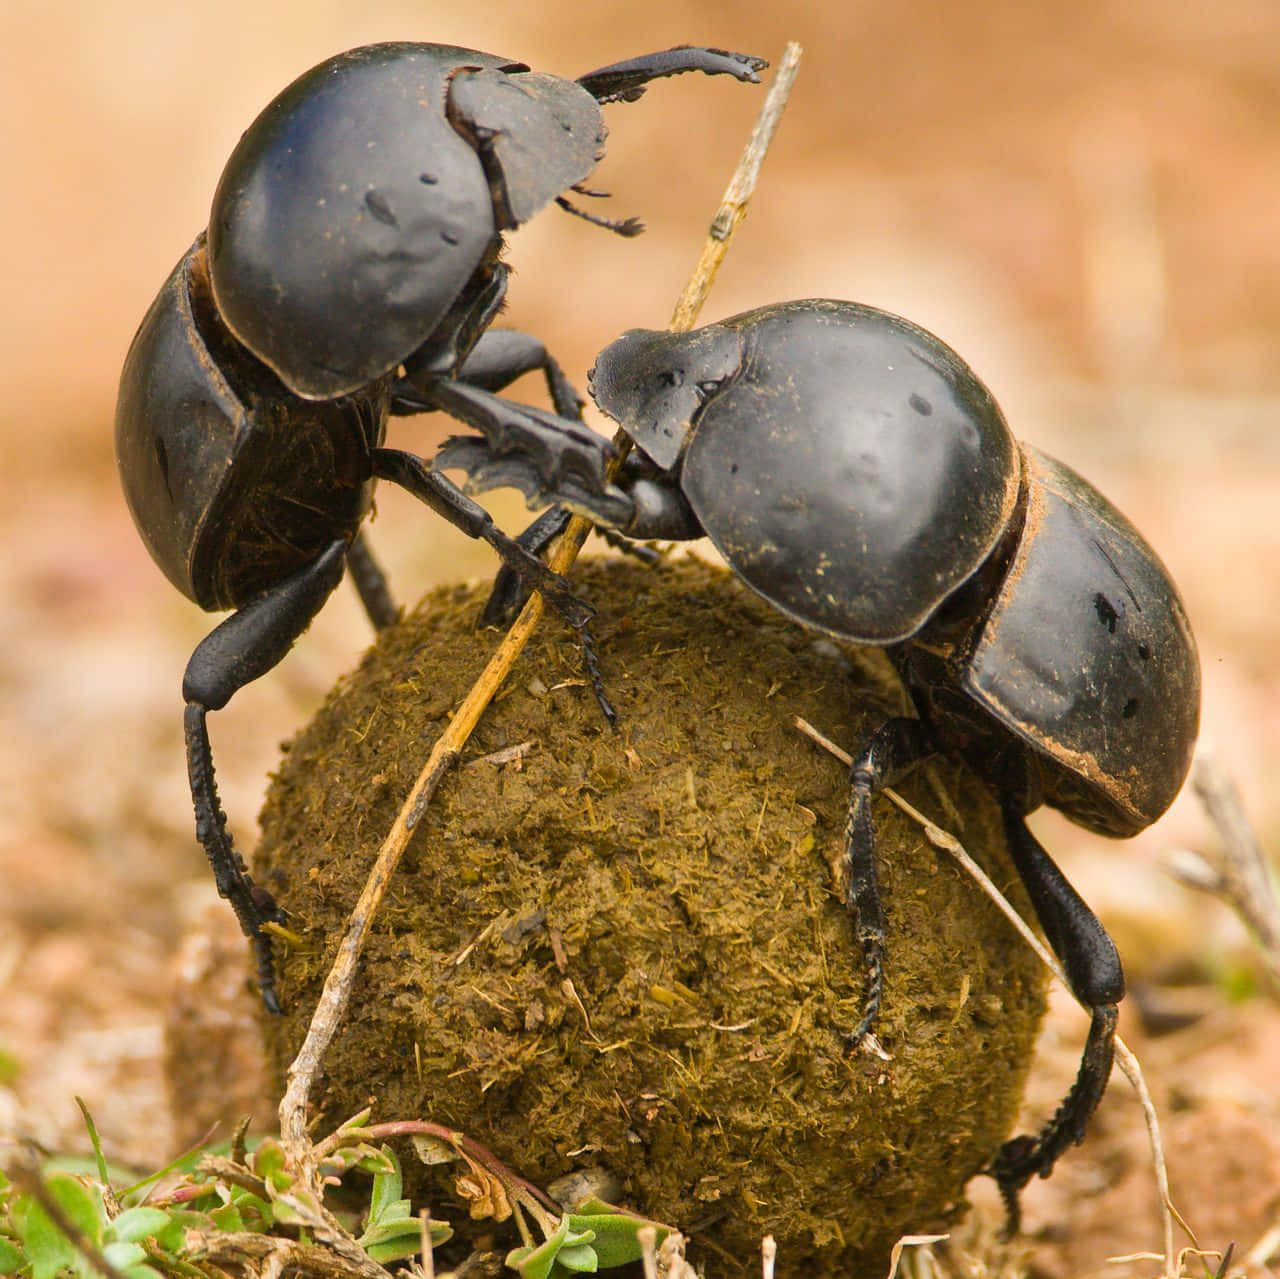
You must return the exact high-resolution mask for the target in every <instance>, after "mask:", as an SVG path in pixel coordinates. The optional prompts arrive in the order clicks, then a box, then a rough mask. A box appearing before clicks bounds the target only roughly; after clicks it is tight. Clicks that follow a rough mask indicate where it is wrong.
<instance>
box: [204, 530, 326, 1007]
mask: <svg viewBox="0 0 1280 1279" xmlns="http://www.w3.org/2000/svg"><path fill="white" fill-rule="evenodd" d="M346 552H347V544H346V542H345V541H343V540H341V539H339V540H336V541H334V542H332V543H331V544H330V545H329V546H328V547H327V548H326V549H325V550H324V551H323V552H322V553H321V554H320V555H319V556H317V558H316V559H315V560H313V561H312V562H311V563H310V564H308V565H306V566H305V567H303V568H301V569H299V570H298V572H296V573H294V574H293V575H292V576H290V577H288V578H286V579H285V580H284V581H283V582H282V583H280V585H279V586H276V587H274V588H272V589H271V590H269V591H265V592H263V594H261V595H259V596H257V597H256V598H255V599H253V600H250V601H249V603H247V604H246V605H244V607H243V608H241V609H240V610H239V611H238V612H236V613H233V614H232V615H231V616H230V617H228V618H227V619H226V620H225V621H224V622H221V623H220V624H219V625H218V626H216V627H215V628H214V629H213V630H212V631H210V633H209V634H208V635H206V636H205V638H204V639H203V640H201V642H200V643H199V644H198V645H197V646H196V651H195V652H194V653H192V655H191V660H190V661H189V662H188V663H187V670H186V673H185V675H184V676H183V679H182V696H183V699H184V700H185V701H186V704H187V707H186V712H185V715H184V717H183V728H184V730H185V735H186V740H187V776H188V780H189V781H190V784H191V799H192V802H193V804H194V806H195V817H196V838H197V839H198V840H199V841H200V845H201V847H202V848H203V849H204V851H205V855H206V856H207V857H208V859H209V865H210V866H211V867H212V869H213V877H214V882H215V883H216V884H217V886H218V893H219V895H220V896H222V897H224V898H226V900H227V901H228V902H229V903H230V904H231V909H232V910H234V911H235V913H236V919H237V920H239V922H240V928H241V930H242V931H243V933H244V935H245V936H246V937H247V938H249V940H250V941H251V942H252V943H253V949H254V953H255V954H256V956H257V960H258V986H259V989H260V990H261V991H262V1002H263V1003H264V1004H265V1005H266V1007H267V1010H268V1011H269V1012H272V1013H278V1012H279V1011H280V1001H279V999H278V997H277V995H276V986H275V963H274V960H273V957H272V950H271V938H270V935H269V934H268V933H267V932H266V931H265V925H267V924H269V923H275V922H278V921H279V919H280V917H281V915H280V909H279V907H278V906H277V905H276V903H275V901H274V900H273V899H272V897H271V894H270V893H268V892H267V891H266V889H264V888H261V887H259V886H258V885H257V884H255V883H254V882H253V878H252V876H251V875H250V874H249V869H248V867H247V866H246V865H245V864H244V859H243V858H242V857H241V856H240V854H239V853H238V852H237V851H236V847H235V844H234V843H233V842H232V839H231V834H230V832H229V831H228V830H227V817H226V814H225V813H224V812H223V809H222V803H221V801H220V800H219V798H218V787H217V783H216V781H215V777H214V771H213V750H212V748H211V747H210V745H209V733H208V728H207V726H206V723H205V720H206V717H207V715H208V712H209V711H217V710H221V709H222V708H223V707H224V706H225V705H226V704H227V703H228V702H229V701H230V700H231V698H232V696H233V695H234V694H235V693H236V691H237V690H238V689H241V688H243V687H244V686H245V685H246V684H249V683H251V682H252V681H253V680H255V679H257V678H259V676H262V675H265V674H266V673H267V671H269V670H271V668H272V667H273V666H275V665H276V664H277V663H278V662H279V661H280V660H281V659H282V658H283V657H284V655H285V654H286V653H287V652H288V651H289V649H290V648H292V647H293V642H294V641H295V640H296V639H297V638H298V636H300V635H301V634H302V632H303V631H305V630H306V629H307V627H308V626H309V625H310V623H311V619H312V618H313V617H315V615H316V614H317V613H318V612H319V611H320V608H321V606H322V605H323V604H324V602H325V600H327V599H328V598H329V596H330V595H331V594H332V593H333V591H334V588H335V587H336V586H337V585H338V582H339V581H341V580H342V571H343V561H344V558H345V556H346Z"/></svg>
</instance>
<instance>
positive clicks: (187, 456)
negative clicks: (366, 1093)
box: [116, 44, 764, 1009]
mask: <svg viewBox="0 0 1280 1279" xmlns="http://www.w3.org/2000/svg"><path fill="white" fill-rule="evenodd" d="M763 65H764V64H763V62H761V61H760V60H759V59H756V58H751V57H747V56H744V55H741V54H733V53H726V52H722V51H720V50H713V49H695V48H680V49H671V50H668V51H666V52H664V53H655V54H650V55H646V56H644V57H641V58H636V59H633V60H631V61H628V62H622V63H618V64H616V65H613V66H609V67H604V68H602V69H600V70H598V71H594V72H591V73H590V74H588V75H585V76H583V77H581V78H580V79H578V80H563V79H560V78H558V77H556V76H549V75H540V74H537V73H535V72H532V71H530V70H529V69H528V68H527V67H526V66H525V65H524V64H523V63H518V62H512V61H511V60H510V59H507V58H500V57H495V56H494V55H492V54H487V53H479V52H477V51H475V50H471V49H460V48H455V47H453V46H448V45H433V44H379V45H370V46H368V47H366V48H360V49H354V50H351V51H350V52H348V53H343V54H340V55H338V56H337V57H334V58H330V59H329V60H328V61H326V62H324V63H321V64H320V65H319V66H318V67H315V68H314V69H312V70H311V71H309V72H307V73H306V74H305V75H304V76H302V77H301V78H300V79H298V80H297V81H295V82H294V83H293V84H292V85H290V86H289V87H288V88H287V89H285V90H284V92H283V93H282V94H280V96H279V97H278V98H276V100H275V101H274V102H272V103H271V104H270V105H269V106H268V107H267V108H266V110H265V111H263V113H262V114H261V115H260V116H259V117H258V119H257V120H256V121H255V122H254V123H253V124H252V125H251V126H250V127H249V129H248V130H247V131H246V133H245V134H244V136H243V137H242V138H241V140H240V142H239V144H238V146H237V147H236V149H235V151H234V153H233V154H232V156H231V159H230V160H229V161H228V164H227V167H226V170H225V171H224V173H223V176H222V180H221V181H220V183H219V185H218V189H217V193H216V194H215V196H214V200H213V208H212V212H211V216H210V221H209V228H208V232H207V235H206V234H205V233H202V234H201V235H200V236H199V237H198V238H197V239H196V242H195V244H194V245H193V246H192V247H191V249H190V250H189V251H188V252H187V254H186V255H185V256H184V257H183V259H182V261H181V262H180V263H179V264H178V266H177V267H176V268H175V269H174V271H173V273H172V274H171V275H170V277H169V279H168V280H167V281H166V282H165V285H164V287H163V288H162V289H161V291H160V294H159V296H158V297H157V298H156V301H155V302H154V303H153V305H152V307H151V309H150V310H149V311H148V313H147V315H146V317H145V319H144V320H143V322H142V326H141V328H140V329H139V330H138V333H137V335H136V336H135V338H134V340H133V345H132V347H131V348H130V350H129V354H128V356H127V358H126V360H125V365H124V371H123V373H122V375H121V381H120V394H119V401H118V405H117V410H116V451H117V457H118V461H119V465H120V475H121V479H122V482H123V485H124V490H125V496H126V498H127V499H128V503H129V509H130V511H131V512H132V514H133V517H134V521H135V522H136V524H137V526H138V529H139V532H140V533H141V534H142V538H143V540H144V542H145V543H146V544H147V548H148V549H149V550H150V551H151V554H152V556H153V557H154V559H155V560H156V562H157V563H158V564H159V565H160V567H161V568H162V569H163V570H164V572H165V574H166V576H167V577H168V578H169V580H170V581H171V582H172V583H173V584H174V585H175V586H176V587H177V588H178V589H179V590H180V591H182V592H183V594H185V595H187V596H188V597H189V598H190V599H192V600H194V601H195V602H196V603H197V604H199V605H200V606H201V607H202V608H205V609H210V610H212V609H235V610H237V611H236V612H235V613H234V614H233V615H232V616H231V617H230V618H228V619H227V620H226V621H224V622H223V623H222V624H221V625H220V626H219V627H217V629H216V630H214V631H213V633H212V634H210V635H209V636H208V638H207V639H205V640H204V642H203V643H202V644H200V646H199V647H198V648H197V649H196V651H195V653H194V654H193V656H192V658H191V661H190V664H189V665H188V667H187V671H186V676H185V678H184V681H183V697H184V698H185V700H186V703H187V710H186V741H187V757H188V766H189V773H190V781H191V792H192V796H193V799H194V803H195V811H196V831H197V836H198V838H199V840H200V843H201V844H202V845H203V846H204V849H205V851H206V853H207V854H208V856H209V860H210V862H211V864H212V866H213V870H214V875H215V878H216V880H217V884H218V890H219V892H221V893H222V895H223V896H224V897H227V898H228V899H229V900H230V902H231V904H232V906H233V908H234V909H235V912H236V915H237V917H238V919H239V921H240V924H241V927H242V928H243V929H244V932H245V934H246V935H247V936H248V937H250V938H251V939H252V940H253V942H254V945H255V948H256V951H257V956H258V969H259V980H260V983H261V987H262V993H263V997H264V1000H265V1001H266V1003H267V1006H268V1007H269V1008H272V1009H276V1008H277V1007H278V1004H277V999H276V994H275V990H274V973H273V967H272V956H271V944H270V939H269V937H268V935H267V934H266V933H265V932H264V927H263V926H264V925H265V924H266V923H268V922H270V921H272V920H273V919H275V918H276V915H277V909H276V907H275V904H274V903H273V902H272V900H271V898H270V897H269V895H268V894H266V893H265V892H264V891H263V890H261V889H259V888H258V887H257V886H256V885H254V884H253V882H252V880H251V879H250V877H249V874H248V871H247V870H246V868H245V865H244V863H243V861H242V859H241V858H240V856H239V854H238V853H237V852H236V850H235V849H234V847H233V846H232V842H231V839H230V836H229V835H228V833H227V830H226V818H225V816H224V814H223V812H222V808H221V805H220V802H219V800H218V794H217V789H216V786H215V783H214V773H213V759H212V754H211V751H210V746H209V738H208V733H207V729H206V724H205V718H206V714H207V712H208V711H210V710H216V709H218V708H220V707H222V706H224V705H226V703H227V701H228V700H229V699H230V698H231V696H232V695H233V694H234V693H235V692H236V690H237V689H239V688H241V687H243V686H244V685H245V684H247V683H249V682H250V681H251V680H254V679H257V678H258V676H260V675H262V674H264V673H265V672H266V671H268V670H270V669H271V668H272V667H273V666H275V665H276V663H278V662H279V661H280V660H281V658H283V657H284V655H285V653H287V652H288V650H289V648H290V647H291V646H292V644H293V642H294V641H295V640H296V639H297V638H298V636H299V635H301V634H302V632H303V631H304V630H305V629H306V627H307V626H308V624H309V623H310V621H311V619H312V618H313V617H314V616H315V614H316V612H317V611H318V610H319V609H320V607H321V605H322V604H323V603H324V601H325V599H326V598H327V597H328V596H329V594H330V593H331V592H332V590H333V589H334V587H335V586H336V585H337V583H338V581H339V580H340V578H341V576H342V573H343V568H344V565H345V566H346V567H348V568H350V570H351V572H352V576H353V578H354V580H355V582H356V586H357V588H358V589H359V592H360V596H361V598H362V600H363V601H364V604H365V607H366V609H367V611H368V613H369V615H370V618H371V619H372V620H373V622H374V624H375V625H379V626H381V625H385V624H386V623H387V622H389V621H391V620H392V619H393V618H394V616H395V608H394V606H393V604H392V602H391V598H390V596H389V595H388V593H387V591H386V586H385V583H384V581H383V580H382V576H381V573H380V571H379V570H378V568H377V565H376V563H375V562H374V561H373V559H372V558H371V557H370V555H369V553H368V549H367V547H366V546H365V545H364V542H363V540H362V538H361V536H360V534H359V528H360V525H361V522H362V521H363V519H364V517H365V516H366V515H367V514H368V512H369V509H370V504H371V501H372V495H373V486H374V482H375V481H376V480H378V479H384V480H391V481H394V482H395V483H397V484H400V485H402V486H404V487H405V488H407V489H408V490H409V491H410V492H412V493H413V494H414V495H415V496H416V497H418V498H420V499H421V500H422V501H424V502H425V503H427V505H428V506H430V507H431V508H432V509H433V510H435V511H436V512H437V513H438V514H440V515H442V516H444V518H445V519H447V520H449V521H450V523H452V524H454V525H455V526H456V527H458V528H459V529H461V530H462V531H463V532H465V533H467V534H469V535H470V536H472V537H477V538H481V539H483V540H484V541H485V542H487V543H488V544H489V545H490V546H492V547H493V548H494V549H495V550H496V551H497V552H498V554H499V555H500V556H501V558H502V561H503V564H504V566H505V567H506V568H507V569H509V570H512V571H514V572H515V573H517V574H519V575H520V577H521V578H522V579H523V580H524V581H525V582H526V583H527V584H529V585H530V586H533V587H535V588H536V589H538V590H539V591H541V592H542V593H543V594H544V595H545V596H546V597H547V599H548V600H549V602H551V604H552V605H553V606H554V607H556V608H557V609H558V610H559V611H560V612H561V614H562V615H563V616H564V617H565V618H566V619H567V620H568V621H569V622H570V623H571V624H573V625H574V626H576V627H578V628H579V629H580V631H582V633H583V638H584V653H585V654H586V655H587V657H588V661H589V663H590V660H591V651H590V648H589V645H588V643H587V641H586V633H585V625H586V621H587V618H588V616H589V610H588V609H587V608H586V607H585V606H584V605H582V604H580V603H579V602H578V601H577V600H575V599H574V598H573V596H572V595H571V594H570V593H569V591H568V589H567V588H566V586H565V584H564V582H563V581H562V579H560V578H559V577H558V576H556V575H555V574H553V573H551V572H550V570H548V569H547V568H546V566H545V565H544V564H543V563H542V561H541V560H540V559H539V558H538V556H537V554H536V552H537V551H538V550H539V549H540V540H539V539H540V537H545V536H546V530H547V529H548V528H549V527H550V526H548V525H547V524H545V523H544V524H543V525H541V528H542V530H543V532H542V533H540V534H537V535H535V536H533V537H529V536H526V537H525V538H522V539H519V540H517V539H512V538H510V537H507V536H506V535H505V534H503V533H502V532H501V531H499V530H498V529H497V528H496V527H495V526H494V524H493V522H492V520H491V519H490V518H489V516H488V514H487V513H486V512H485V511H484V510H483V509H482V508H481V507H479V506H478V505H476V503H475V502H473V501H472V500H471V499H470V498H467V497H465V496H464V495H463V494H462V493H461V492H459V491H458V489H457V488H456V487H455V486H454V485H453V484H451V483H450V482H449V481H448V480H446V479H445V478H444V477H443V476H440V475H437V474H435V473H433V472H432V471H431V469H430V468H429V467H428V466H427V465H426V464H425V463H424V462H423V461H422V460H421V459H420V458H417V457H415V456H413V455H412V454H409V453H404V452H401V451H399V450H395V449H388V448H385V447H384V446H383V439H384V435H385V431H386V424H387V418H388V415H389V414H395V413H416V412H422V411H428V410H432V409H443V410H445V411H447V412H449V413H451V414H453V415H454V416H455V417H457V418H459V419H460V420H462V421H464V422H466V423H468V424H469V425H471V426H473V427H475V428H477V429H479V430H481V431H483V432H485V434H486V435H487V436H488V437H489V438H491V439H493V440H494V441H495V442H513V441H514V442H519V443H520V444H522V445H524V446H527V447H533V448H536V447H540V446H542V447H545V443H544V442H545V441H547V440H554V441H555V444H556V447H557V448H558V449H560V450H561V453H562V456H564V458H565V465H566V466H568V467H569V469H570V470H571V471H572V472H573V473H574V474H576V475H577V476H579V478H580V480H581V482H584V483H586V484H588V485H590V483H591V481H592V476H593V472H592V470H591V465H590V464H591V463H593V462H594V460H595V456H596V455H595V452H594V444H595V438H596V437H595V436H594V435H593V434H592V433H591V432H590V431H588V430H587V429H586V428H585V427H584V426H582V425H581V422H580V414H581V400H580V399H579V397H578V395H577V394H576V392H575V391H574V390H573V388H572V386H570V384H569V383H568V381H567V380H566V379H565V377H564V374H563V373H562V372H561V371H560V368H559V367H558V366H557V365H556V363H555V361H554V360H552V359H551V357H550V356H549V355H548V354H547V352H546V350H545V349H544V348H543V346H542V344H541V343H540V342H538V341H537V340H536V339H534V338H532V337H529V336H527V335H525V334H521V333H515V332H497V331H492V332H490V331H488V329H489V325H490V324H491V322H492V321H493V319H494V317H495V316H496V315H497V313H498V311H499V309H500V307H501V305H502V301H503V297H504V295H505V292H506V285H507V268H506V267H505V266H504V265H503V263H502V261H501V260H500V258H501V252H502V249H503V233H504V232H505V231H507V230H509V229H511V228H514V227H516V226H519V225H520V224H521V223H523V222H525V221H527V220H528V219H529V218H530V217H532V216H533V214H534V213H536V212H537V211H538V210H539V209H540V208H541V207H542V206H544V205H545V204H547V203H548V202H550V201H552V200H555V201H556V202H557V203H560V204H562V205H564V206H565V207H567V208H570V209H571V210H572V211H574V212H578V211H577V210H575V209H572V206H571V205H569V204H568V203H567V201H566V199H565V197H564V195H563V192H564V191H565V190H566V189H577V184H578V183H580V182H581V180H582V179H583V178H585V177H586V175H587V174H588V173H590V171H591V170H592V168H593V167H594V165H595V163H596V161H597V160H598V159H599V157H600V154H601V151H602V147H603V143H604V136H605V131H604V126H603V124H602V121H601V113H600V104H601V103H605V102H612V101H630V100H633V99H635V98H637V97H639V96H640V94H641V93H643V91H644V86H645V85H646V84H647V83H648V82H649V81H651V80H654V79H657V78H660V77H662V76H668V75H676V74H679V73H681V72H686V71H701V72H705V73H707V74H720V73H725V74H729V75H733V76H735V77H737V78H738V79H740V80H749V81H754V80H755V79H756V78H757V77H756V72H757V71H758V70H759V68H760V67H762V66H763ZM585 194H588V195H592V194H595V193H594V192H585ZM584 216H585V215H584ZM589 220H590V221H594V222H597V223H599V224H601V225H604V226H607V227H610V228H612V229H614V230H618V231H621V232H623V233H625V234H631V233H634V232H635V231H636V230H638V229H639V226H638V224H636V223H632V222H626V223H614V222H610V221H608V220H606V219H603V218H594V217H592V218H589ZM535 369H540V370H541V371H542V372H543V374H544V376H545V378H546V381H547V385H548V389H549V391H550V395H551V399H552V402H553V404H554V406H555V410H556V411H555V413H550V412H546V411H544V410H540V409H535V408H530V407H527V406H523V405H519V404H514V403H511V402H510V401H507V400H504V399H502V398H500V397H499V396H497V395H496V394H494V392H496V391H498V390H501V389H502V388H503V387H505V386H506V385H507V384H508V383H510V382H511V381H513V380H514V379H515V378H516V377H517V376H519V375H520V374H521V373H524V372H528V371H531V370H535ZM574 441H576V444H575V443H574ZM575 454H577V455H578V457H577V458H575V456H574V455H575ZM537 527H538V526H535V528H537ZM531 532H533V530H531ZM603 704H605V703H604V702H603V697H602V705H603Z"/></svg>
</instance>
